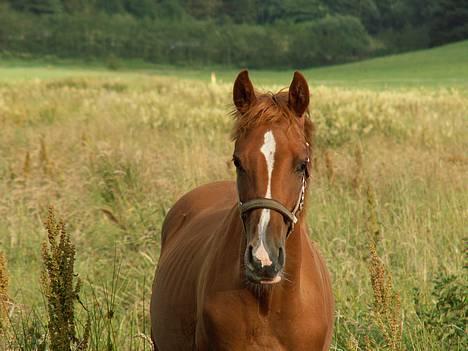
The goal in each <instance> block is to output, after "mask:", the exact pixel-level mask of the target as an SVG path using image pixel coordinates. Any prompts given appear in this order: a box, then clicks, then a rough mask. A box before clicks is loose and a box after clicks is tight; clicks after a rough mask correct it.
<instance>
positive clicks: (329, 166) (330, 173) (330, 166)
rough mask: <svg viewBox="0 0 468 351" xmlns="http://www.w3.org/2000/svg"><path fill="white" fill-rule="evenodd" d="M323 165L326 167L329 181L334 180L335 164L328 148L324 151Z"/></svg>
mask: <svg viewBox="0 0 468 351" xmlns="http://www.w3.org/2000/svg"><path fill="white" fill-rule="evenodd" d="M325 167H326V169H327V179H328V181H329V182H330V183H333V182H334V181H335V166H334V164H333V159H332V156H331V152H330V151H329V150H326V151H325Z"/></svg>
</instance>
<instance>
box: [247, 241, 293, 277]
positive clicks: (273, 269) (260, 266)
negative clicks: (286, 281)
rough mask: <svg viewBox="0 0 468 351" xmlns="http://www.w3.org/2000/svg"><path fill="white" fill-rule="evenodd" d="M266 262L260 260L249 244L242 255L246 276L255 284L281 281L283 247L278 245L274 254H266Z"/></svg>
mask: <svg viewBox="0 0 468 351" xmlns="http://www.w3.org/2000/svg"><path fill="white" fill-rule="evenodd" d="M268 258H269V260H268V262H265V261H263V260H260V259H259V258H257V256H256V255H254V253H253V246H252V245H249V246H248V248H247V250H246V252H245V257H244V262H245V275H246V278H247V279H248V280H249V281H250V282H252V283H256V284H275V283H278V282H280V281H281V273H282V271H283V268H284V262H285V257H284V248H283V247H280V248H279V249H278V251H277V254H276V255H271V254H270V255H268Z"/></svg>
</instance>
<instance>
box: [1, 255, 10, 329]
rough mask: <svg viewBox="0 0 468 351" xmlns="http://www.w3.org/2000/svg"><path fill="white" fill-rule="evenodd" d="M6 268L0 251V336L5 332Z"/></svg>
mask: <svg viewBox="0 0 468 351" xmlns="http://www.w3.org/2000/svg"><path fill="white" fill-rule="evenodd" d="M8 285H9V278H8V270H7V261H6V258H5V255H4V254H3V253H2V252H0V336H2V335H3V336H5V335H6V334H7V328H8V325H9V318H8V302H9V301H10V299H9V297H8Z"/></svg>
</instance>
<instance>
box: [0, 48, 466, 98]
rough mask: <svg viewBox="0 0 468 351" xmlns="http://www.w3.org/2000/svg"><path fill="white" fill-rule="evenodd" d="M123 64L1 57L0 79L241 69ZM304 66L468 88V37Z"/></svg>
mask: <svg viewBox="0 0 468 351" xmlns="http://www.w3.org/2000/svg"><path fill="white" fill-rule="evenodd" d="M122 67H123V69H122V70H120V71H119V72H118V73H116V72H112V71H109V70H106V69H105V68H103V67H102V66H100V65H99V64H96V63H89V64H87V65H86V66H84V65H83V64H82V63H81V64H78V63H76V62H71V61H61V62H59V64H54V65H48V64H47V63H46V62H44V61H32V62H24V61H13V60H3V61H0V81H2V80H3V81H5V80H8V81H11V80H23V79H32V78H40V79H46V78H60V77H70V76H73V77H76V76H96V75H106V76H108V75H112V76H115V75H116V74H117V75H121V76H124V77H128V76H133V75H139V74H145V75H146V74H156V75H166V76H176V77H181V78H190V79H199V80H205V81H208V80H209V79H210V74H211V72H212V71H215V72H216V74H217V77H218V80H219V81H221V82H231V81H232V80H233V79H234V77H235V75H236V73H237V72H238V69H225V68H221V67H210V68H200V69H192V68H176V67H173V66H155V65H150V64H145V63H141V62H134V61H132V62H125V63H122ZM303 71H304V73H305V75H306V76H307V78H309V80H310V81H311V82H313V83H315V84H316V85H319V84H320V85H322V84H323V85H338V86H349V87H354V86H356V87H371V88H382V87H390V88H396V87H419V86H422V87H449V86H450V87H460V88H463V89H466V88H468V40H467V41H462V42H458V43H455V44H449V45H445V46H442V47H437V48H433V49H428V50H421V51H416V52H410V53H406V54H400V55H392V56H386V57H382V58H376V59H371V60H365V61H361V62H356V63H350V64H345V65H337V66H329V67H321V68H312V69H306V70H303ZM252 76H253V77H254V79H255V81H256V82H257V83H258V84H263V85H271V84H276V85H281V86H283V85H287V84H288V82H289V81H290V78H291V70H287V71H269V70H261V71H256V70H253V71H252ZM136 78H137V77H136Z"/></svg>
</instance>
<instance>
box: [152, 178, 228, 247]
mask: <svg viewBox="0 0 468 351" xmlns="http://www.w3.org/2000/svg"><path fill="white" fill-rule="evenodd" d="M236 198H237V191H236V184H235V182H233V181H220V182H213V183H208V184H205V185H201V186H199V187H197V188H195V189H193V190H191V191H189V192H188V193H186V194H185V195H183V196H182V197H181V198H180V199H179V200H177V201H176V203H175V204H174V205H173V206H172V208H171V209H170V210H169V212H168V213H167V216H166V218H165V219H164V223H163V226H162V234H161V243H162V244H163V245H164V243H165V241H166V238H167V237H168V236H169V235H170V233H171V232H173V231H177V230H178V229H179V228H181V227H182V226H183V225H186V224H187V223H189V222H190V221H191V220H193V219H194V218H196V217H198V216H206V215H209V212H210V211H218V210H220V209H223V208H226V209H227V208H231V207H232V206H233V205H234V204H235V202H236Z"/></svg>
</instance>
